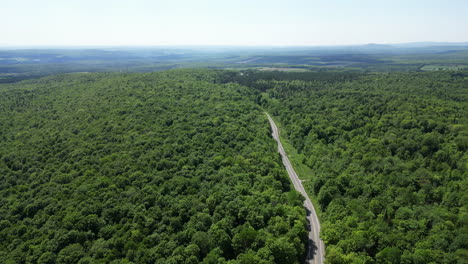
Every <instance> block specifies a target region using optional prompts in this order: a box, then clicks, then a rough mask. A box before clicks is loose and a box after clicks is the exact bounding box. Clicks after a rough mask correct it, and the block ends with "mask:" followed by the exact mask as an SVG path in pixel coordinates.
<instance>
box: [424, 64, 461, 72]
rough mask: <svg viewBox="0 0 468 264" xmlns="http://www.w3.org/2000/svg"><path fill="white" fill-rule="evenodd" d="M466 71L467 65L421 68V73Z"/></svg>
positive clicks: (427, 66)
mask: <svg viewBox="0 0 468 264" xmlns="http://www.w3.org/2000/svg"><path fill="white" fill-rule="evenodd" d="M464 69H468V65H425V66H424V67H422V68H421V70H423V71H437V70H464Z"/></svg>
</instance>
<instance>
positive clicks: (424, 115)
mask: <svg viewBox="0 0 468 264" xmlns="http://www.w3.org/2000/svg"><path fill="white" fill-rule="evenodd" d="M247 75H250V76H247V77H245V78H244V80H241V82H242V81H244V82H245V83H248V84H249V85H250V86H251V87H255V89H257V90H258V91H261V92H262V93H263V94H262V96H261V99H260V100H259V101H261V102H260V103H261V104H262V105H263V106H264V107H265V108H266V109H268V111H270V113H272V114H274V115H275V116H276V118H277V119H278V120H279V121H280V123H281V124H282V125H283V134H285V135H283V136H284V137H286V138H287V140H288V141H289V142H291V144H292V145H293V146H294V148H295V149H297V151H298V152H299V153H301V154H302V157H303V158H302V160H301V161H300V162H301V163H303V164H304V165H306V166H308V167H309V168H310V169H311V171H312V172H313V173H312V174H311V175H302V176H303V177H304V178H305V179H306V180H308V181H307V182H305V184H306V188H308V190H307V191H308V193H309V194H312V195H313V196H315V198H316V200H317V202H318V204H319V209H320V210H321V225H322V233H321V237H322V239H323V240H324V243H325V245H326V259H327V262H328V263H415V264H416V263H417V264H419V263H421V264H422V263H468V262H467V261H468V196H467V192H466V190H467V188H468V178H467V169H468V167H467V164H468V155H467V150H468V129H467V125H468V92H467V91H468V81H467V79H466V77H464V76H465V75H466V73H465V74H463V73H462V72H437V73H436V72H432V73H387V74H365V75H360V76H359V75H356V74H354V75H341V78H339V77H337V76H334V75H335V74H331V75H330V74H329V75H328V77H327V74H320V78H318V77H314V78H310V75H309V74H306V73H294V74H289V73H281V74H266V73H260V74H256V73H255V72H250V73H248V74H247Z"/></svg>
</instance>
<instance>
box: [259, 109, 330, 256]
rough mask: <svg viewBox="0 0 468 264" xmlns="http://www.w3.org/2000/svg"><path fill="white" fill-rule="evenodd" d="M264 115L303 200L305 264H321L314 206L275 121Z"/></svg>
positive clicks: (321, 243)
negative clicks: (306, 235) (306, 224)
mask: <svg viewBox="0 0 468 264" xmlns="http://www.w3.org/2000/svg"><path fill="white" fill-rule="evenodd" d="M265 114H266V115H267V117H268V120H269V121H270V125H271V130H272V131H273V133H272V136H273V138H274V139H275V140H276V141H277V142H278V152H279V153H280V154H281V157H282V159H283V164H284V167H286V170H287V171H288V174H289V178H291V181H292V183H293V184H294V188H296V190H297V191H298V192H300V193H301V194H302V196H304V198H305V201H304V207H305V208H306V211H307V221H308V222H309V245H308V249H307V257H306V260H305V263H310V264H322V263H323V262H324V260H325V245H324V244H323V241H322V240H321V239H320V222H319V219H318V217H317V214H316V213H315V209H314V206H313V205H312V202H311V201H310V199H309V196H308V195H307V193H306V191H305V190H304V186H302V182H301V180H300V179H299V177H298V176H297V174H296V172H295V171H294V168H293V166H292V165H291V162H290V161H289V159H288V156H287V155H286V152H285V151H284V148H283V145H282V144H281V141H280V138H279V130H278V127H277V126H276V124H275V121H273V119H272V118H271V116H270V115H269V114H268V113H265Z"/></svg>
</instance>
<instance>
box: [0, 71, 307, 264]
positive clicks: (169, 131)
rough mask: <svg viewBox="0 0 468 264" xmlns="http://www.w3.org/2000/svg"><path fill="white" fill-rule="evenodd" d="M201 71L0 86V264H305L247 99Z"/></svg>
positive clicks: (279, 172)
mask: <svg viewBox="0 0 468 264" xmlns="http://www.w3.org/2000/svg"><path fill="white" fill-rule="evenodd" d="M220 76H221V75H220V74H219V73H218V72H217V71H209V70H179V71H169V72H161V73H150V74H86V73H81V74H66V75H56V76H50V77H45V78H42V79H36V80H29V81H23V82H19V83H16V84H8V85H7V84H4V85H1V86H0V139H1V140H0V197H1V199H0V263H5V264H6V263H42V264H44V263H81V264H84V263H174V264H175V263H177V264H180V263H233V264H234V263H300V261H301V260H302V259H303V258H304V254H305V244H306V242H307V227H306V224H307V223H306V220H305V217H304V215H305V211H304V209H303V208H302V197H301V196H300V195H299V194H298V193H296V192H295V191H293V190H291V184H290V183H289V179H288V177H287V175H286V172H285V171H284V170H283V168H282V165H281V160H280V157H279V155H278V154H277V152H276V147H277V146H276V143H275V142H274V140H273V139H272V138H271V136H270V129H269V125H268V121H267V119H266V117H265V115H264V114H263V111H262V110H261V108H260V107H259V106H258V105H257V104H256V103H255V98H256V93H255V91H253V90H250V89H248V88H247V87H243V86H240V85H239V84H236V83H222V82H220Z"/></svg>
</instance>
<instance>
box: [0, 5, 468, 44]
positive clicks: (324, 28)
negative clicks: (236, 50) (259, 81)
mask: <svg viewBox="0 0 468 264" xmlns="http://www.w3.org/2000/svg"><path fill="white" fill-rule="evenodd" d="M2 11H3V12H2V13H3V14H2V16H1V17H0V23H1V24H2V25H6V26H3V27H1V28H0V34H1V36H2V38H1V39H0V46H10V47H13V46H161V45H163V46H170V45H177V46H194V45H206V46H326V45H356V44H368V43H378V44H394V43H412V42H468V17H467V16H466V14H467V13H468V1H462V0H448V1H444V2H442V1H436V0H429V1H419V0H415V1H403V0H396V1H392V2H391V3H390V2H388V1H370V0H361V1H346V0H335V1H306V0H292V1H288V2H286V1H266V0H259V1H255V2H250V1H246V0H239V1H235V2H233V1H231V2H220V1H214V0H201V1H197V2H194V1H188V0H173V1H147V0H133V1H125V0H115V1H107V0H104V1H99V2H95V1H91V0H81V1H77V0H70V1H59V0H45V1H40V2H39V1H32V0H18V1H8V2H5V3H2Z"/></svg>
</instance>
